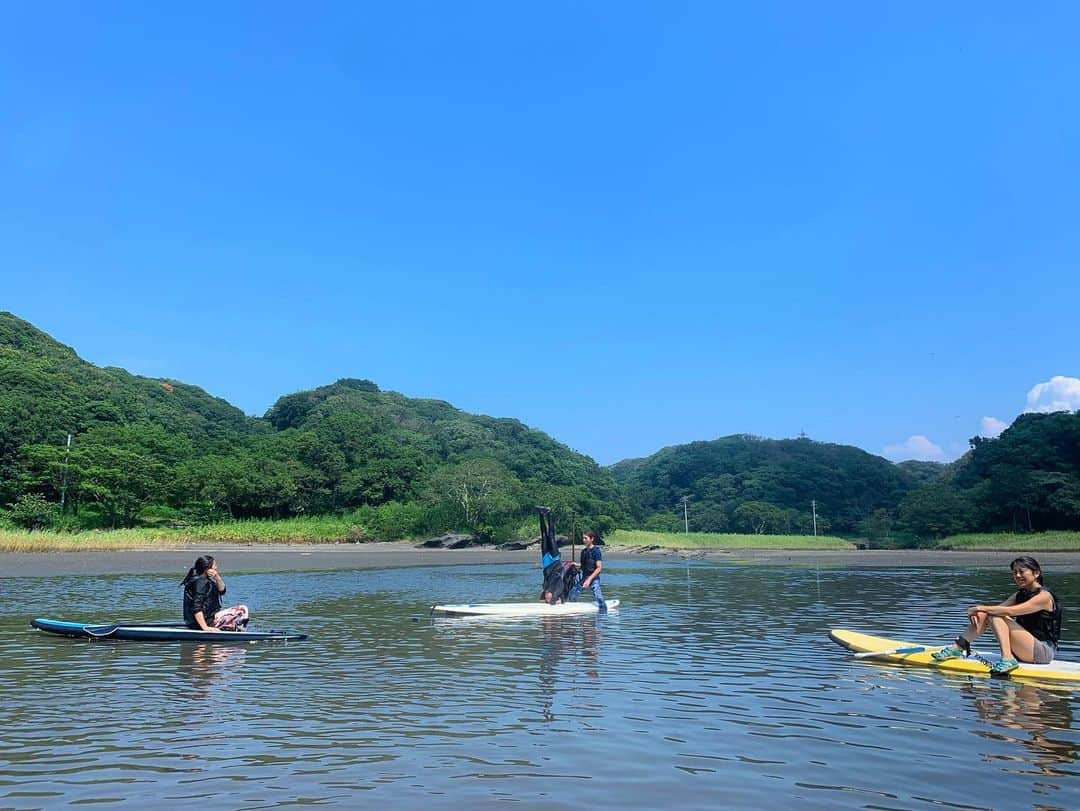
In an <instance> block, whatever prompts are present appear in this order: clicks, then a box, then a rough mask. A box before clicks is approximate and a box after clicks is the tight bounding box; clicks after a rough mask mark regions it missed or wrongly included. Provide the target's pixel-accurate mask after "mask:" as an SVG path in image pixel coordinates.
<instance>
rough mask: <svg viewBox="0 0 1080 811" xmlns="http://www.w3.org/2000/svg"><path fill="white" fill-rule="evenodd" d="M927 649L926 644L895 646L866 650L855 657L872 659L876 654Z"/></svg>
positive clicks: (887, 654)
mask: <svg viewBox="0 0 1080 811" xmlns="http://www.w3.org/2000/svg"><path fill="white" fill-rule="evenodd" d="M924 650H926V646H925V645H906V646H904V647H902V648H893V649H892V650H871V651H864V652H862V653H856V654H855V656H854V657H853V658H855V659H872V658H874V657H875V656H892V655H894V654H900V653H922V652H923V651H924Z"/></svg>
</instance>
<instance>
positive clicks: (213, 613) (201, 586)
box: [180, 555, 249, 631]
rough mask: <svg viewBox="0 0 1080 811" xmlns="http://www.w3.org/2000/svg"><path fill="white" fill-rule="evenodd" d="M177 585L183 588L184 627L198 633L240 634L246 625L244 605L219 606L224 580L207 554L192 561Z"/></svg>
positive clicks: (215, 562)
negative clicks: (222, 632) (191, 564)
mask: <svg viewBox="0 0 1080 811" xmlns="http://www.w3.org/2000/svg"><path fill="white" fill-rule="evenodd" d="M180 585H181V586H182V587H183V589H184V624H185V625H187V627H188V628H192V629H195V630H199V631H242V630H243V629H244V628H245V627H246V626H247V624H248V619H249V616H248V608H247V606H246V605H234V606H232V607H230V608H224V609H223V608H222V607H221V595H222V594H224V593H225V590H226V589H225V581H224V580H222V579H221V575H220V574H219V573H218V569H217V561H215V560H214V558H213V557H211V556H210V555H203V556H202V557H199V558H196V560H195V565H194V566H192V567H191V568H190V569H188V573H187V577H185V578H184V579H183V580H182V581H181V583H180Z"/></svg>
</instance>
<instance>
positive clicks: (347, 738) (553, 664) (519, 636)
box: [0, 561, 1080, 809]
mask: <svg viewBox="0 0 1080 811" xmlns="http://www.w3.org/2000/svg"><path fill="white" fill-rule="evenodd" d="M536 576H537V573H536V572H535V571H526V572H522V571H520V570H519V569H517V568H515V567H509V566H507V567H503V566H499V567H471V566H464V567H453V568H452V569H446V568H433V569H409V570H394V571H388V572H373V571H355V572H325V573H307V574H289V575H245V576H236V577H232V578H230V580H229V587H230V594H235V595H237V598H238V599H243V601H244V602H247V603H248V604H249V605H251V606H252V609H253V612H254V614H255V617H256V623H258V622H260V621H262V620H263V618H264V617H272V625H274V626H276V627H296V628H302V629H304V630H307V631H308V632H310V633H311V635H312V638H311V640H310V641H309V642H306V643H301V644H296V645H252V646H250V647H246V648H226V647H222V648H217V647H214V646H212V645H173V644H164V643H162V644H138V643H116V642H96V643H88V642H85V641H81V640H66V639H59V638H52V637H48V636H46V635H43V634H40V633H37V632H31V631H29V630H27V628H26V621H27V620H28V619H29V618H30V616H43V615H55V616H62V617H66V618H82V617H86V618H88V619H94V620H104V619H106V618H111V617H114V616H116V614H117V613H120V614H123V615H124V616H125V617H128V618H131V619H136V620H161V619H167V618H170V615H171V613H172V611H173V610H175V605H174V604H175V603H176V601H177V597H178V590H177V588H176V580H177V578H162V577H122V578H79V577H74V578H72V577H65V578H40V579H36V580H29V581H25V582H24V585H25V584H28V585H26V588H25V589H23V590H22V591H21V592H20V594H19V595H18V599H16V598H15V597H14V596H13V595H12V593H11V592H10V591H8V590H4V591H0V661H3V666H4V676H5V678H4V680H3V682H2V683H0V721H2V722H3V728H4V735H3V736H2V737H0V763H2V769H0V806H2V807H12V808H19V809H22V808H36V807H50V806H55V805H58V804H77V803H78V804H81V803H95V804H97V803H109V804H115V805H146V804H149V803H162V802H164V803H166V804H180V803H188V802H192V803H193V802H198V801H199V800H203V799H205V800H208V801H210V800H212V799H213V798H218V799H220V798H221V797H222V796H227V797H228V798H229V804H230V805H231V806H235V807H245V808H246V807H251V808H260V807H275V806H282V805H295V804H300V803H305V804H306V803H313V804H314V803H326V804H340V805H355V804H358V803H362V802H364V801H365V800H371V801H373V802H383V803H391V804H392V806H393V807H395V808H409V807H417V808H420V807H423V808H430V807H451V806H454V807H458V806H460V805H462V804H463V803H468V804H469V805H471V806H479V807H489V806H495V805H497V804H502V803H503V802H507V801H517V802H520V803H522V804H525V805H528V806H530V807H531V806H533V805H538V804H540V803H545V804H554V805H556V806H560V807H568V806H570V805H578V804H585V805H588V804H593V805H599V806H602V807H611V806H613V805H620V806H626V807H639V808H640V807H667V808H672V807H675V808H679V807H681V808H701V807H707V806H708V807H712V806H722V807H728V808H739V807H741V808H760V807H784V806H793V805H797V806H798V807H800V808H917V807H924V806H928V805H931V806H934V805H936V806H947V807H957V808H995V807H1002V798H1003V797H1008V798H1010V803H1009V804H1010V805H1014V806H1015V807H1040V808H1076V807H1080V795H1078V793H1077V792H1078V788H1077V787H1078V785H1080V782H1078V775H1077V767H1076V760H1077V752H1078V751H1080V740H1078V735H1077V731H1076V725H1075V722H1074V720H1073V718H1074V710H1075V705H1076V699H1075V698H1074V696H1073V694H1072V693H1071V692H1067V691H1066V692H1062V691H1054V690H1048V689H1044V688H1041V687H1037V686H1033V685H1020V684H1013V683H1010V682H991V681H989V680H985V679H982V680H980V679H970V678H955V677H948V676H944V675H942V674H940V673H934V672H930V671H925V670H918V669H908V668H902V667H896V666H890V665H887V664H882V663H874V662H854V661H852V660H851V659H850V658H848V657H847V656H846V655H845V654H844V652H843V651H841V650H840V648H838V647H836V646H834V645H832V644H831V643H829V642H828V640H827V631H828V629H829V628H830V627H836V626H848V627H856V628H865V629H867V630H870V631H878V632H882V633H885V634H888V635H890V636H895V637H905V636H906V637H910V638H915V639H926V640H928V641H930V640H934V639H944V638H948V636H949V635H951V634H952V633H954V632H955V630H956V628H955V622H957V621H958V619H959V614H960V609H961V608H962V605H964V604H966V602H965V601H967V602H970V600H971V599H973V598H976V597H977V596H979V595H995V594H997V593H1001V592H1003V591H1004V590H1005V589H1007V588H1008V585H1009V584H1008V583H1007V581H1006V580H1005V578H1002V577H999V576H996V575H995V574H990V573H985V572H976V571H970V572H969V571H965V570H956V571H948V572H933V571H925V570H889V571H887V572H886V571H882V572H866V571H860V572H851V571H813V570H805V569H788V568H782V567H775V568H766V567H762V568H752V569H750V568H745V567H723V566H715V565H711V564H700V563H695V564H692V565H689V566H686V565H683V564H681V563H650V562H634V561H631V562H622V561H620V562H618V563H617V564H613V565H612V566H611V575H610V576H609V577H608V576H607V575H606V577H607V584H606V586H605V591H606V592H607V593H609V594H610V595H611V596H618V597H619V598H620V599H622V600H623V601H624V602H623V610H621V611H619V612H617V613H615V612H613V613H612V614H610V615H608V616H602V617H564V618H558V619H551V618H546V619H527V620H515V621H509V622H507V621H496V622H492V621H473V620H432V619H431V618H429V617H428V616H427V612H426V609H427V606H428V605H430V603H431V602H432V601H433V600H435V599H441V598H443V597H444V596H445V597H446V598H450V597H451V596H453V597H454V598H455V599H456V598H457V596H460V595H462V594H467V595H469V599H473V600H476V601H494V600H523V599H532V597H534V596H535V582H534V580H535V578H536ZM0 582H3V581H0ZM1054 586H1055V588H1056V590H1057V591H1058V592H1059V594H1060V595H1061V596H1062V598H1063V600H1064V601H1065V602H1066V603H1067V604H1070V603H1071V604H1076V602H1077V600H1076V599H1075V597H1077V596H1080V578H1077V577H1075V576H1065V577H1062V578H1056V579H1055V581H1054ZM958 595H959V596H958ZM154 606H163V608H162V609H161V610H155V609H154ZM16 612H18V613H16ZM28 614H29V616H28ZM1067 633H1068V629H1067ZM1062 656H1063V657H1065V658H1073V659H1080V648H1078V647H1077V646H1076V645H1075V644H1070V645H1068V646H1066V647H1065V648H1063V653H1062Z"/></svg>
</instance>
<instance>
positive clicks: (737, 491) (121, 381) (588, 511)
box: [0, 313, 1080, 544]
mask: <svg viewBox="0 0 1080 811" xmlns="http://www.w3.org/2000/svg"><path fill="white" fill-rule="evenodd" d="M69 435H70V436H71V437H72V440H71V443H70V445H69V444H68V441H67V438H68V436H69ZM970 445H971V448H970V450H969V452H968V453H967V454H966V455H965V456H964V457H963V458H961V459H960V460H958V461H957V462H954V463H952V464H950V465H941V464H934V463H918V462H908V463H902V464H899V465H895V464H892V463H890V462H888V461H887V460H885V459H882V458H880V457H877V456H874V455H872V454H869V453H866V452H865V451H862V450H859V449H858V448H853V447H850V446H844V445H836V444H831V443H821V442H815V441H812V440H810V439H807V438H800V439H788V440H769V439H761V438H758V437H753V436H747V435H736V436H730V437H723V438H721V439H716V440H711V441H707V442H693V443H689V444H687V445H681V446H677V447H672V448H664V449H663V450H661V451H658V452H657V453H655V454H653V455H652V456H650V457H648V458H646V459H632V460H626V461H623V462H620V463H618V464H616V465H614V466H612V467H611V468H602V467H600V466H599V465H597V464H596V463H595V462H594V461H593V460H591V459H589V458H588V457H586V456H584V455H582V454H579V453H576V452H574V451H572V450H571V449H569V448H567V447H566V446H565V445H562V444H560V443H559V442H557V441H556V440H554V439H552V438H551V437H549V436H547V435H546V434H544V433H542V432H540V431H536V430H533V429H530V428H529V427H528V426H526V425H523V424H522V423H520V422H518V421H517V420H511V419H499V418H493V417H486V416H478V415H472V414H466V413H464V412H462V411H460V410H458V409H456V408H454V407H453V406H452V405H450V404H449V403H446V402H442V401H438V400H425V399H411V398H407V397H404V396H402V395H400V394H397V393H394V392H384V391H381V390H380V389H379V387H378V386H377V385H376V384H375V383H373V382H371V381H368V380H357V379H343V380H339V381H337V382H336V383H334V384H332V385H329V386H323V387H319V388H316V389H312V390H310V391H303V392H297V393H294V394H289V395H286V396H283V397H281V398H279V399H278V400H277V402H276V403H274V405H273V406H272V407H271V408H270V409H269V410H268V411H267V413H266V414H265V415H264V416H263V417H259V418H256V417H250V416H247V415H245V414H243V413H242V412H241V411H240V410H239V409H236V408H235V407H233V406H232V405H230V404H229V403H227V402H225V401H224V400H221V399H219V398H215V397H212V396H211V395H209V394H207V393H206V392H205V391H203V390H201V389H199V388H198V387H196V386H190V385H187V384H184V383H182V382H180V381H176V380H160V379H152V378H145V377H140V376H137V375H132V374H129V373H128V372H126V371H124V370H122V369H115V368H99V367H96V366H94V365H92V364H89V363H87V362H86V361H84V360H82V359H81V358H79V357H78V355H77V354H76V353H75V352H74V350H72V349H71V348H69V347H66V346H63V345H61V344H59V343H57V342H56V341H55V340H53V339H52V338H51V337H49V336H48V335H46V334H45V333H43V332H41V331H40V330H37V329H36V328H35V327H33V325H31V324H29V323H27V322H25V321H22V320H20V319H18V318H16V317H15V316H13V315H11V314H9V313H0V520H7V521H9V522H12V523H15V524H17V525H19V526H24V527H31V528H46V527H47V528H58V529H71V530H77V529H86V528H97V527H124V526H136V525H140V524H146V523H161V522H166V523H177V524H183V523H189V524H193V523H208V522H213V521H220V520H229V519H245V518H275V517H278V518H286V517H293V516H303V515H311V516H316V515H326V514H343V513H351V514H355V515H356V519H357V523H359V524H361V525H362V526H364V527H365V528H366V529H367V531H369V532H370V533H371V534H372V536H373V537H379V538H387V539H392V538H403V537H414V536H417V535H421V534H424V533H437V532H443V531H447V530H465V531H468V532H471V533H474V534H476V535H479V536H481V537H488V538H495V537H512V536H516V535H521V534H525V533H531V532H532V525H533V518H532V515H533V513H532V508H533V506H534V505H536V504H546V505H548V506H551V507H553V508H554V509H555V511H556V516H557V517H558V519H559V521H560V525H562V526H565V525H566V524H565V523H564V522H566V521H568V520H569V519H571V518H576V519H577V520H578V522H579V524H580V525H584V524H591V525H594V526H596V527H597V528H598V529H600V530H601V531H606V530H610V529H611V528H613V527H615V526H624V527H631V526H634V527H640V528H644V529H654V530H663V531H682V530H683V529H684V528H685V527H687V526H689V528H690V529H691V530H692V531H701V532H741V533H758V534H810V533H811V532H814V531H815V530H816V531H817V533H818V534H826V533H831V534H839V535H843V536H848V537H863V538H867V539H869V540H870V541H871V542H872V543H877V544H880V543H889V544H914V543H929V542H932V541H934V540H936V539H938V538H940V537H943V536H945V535H950V534H955V533H958V532H964V531H997V530H1010V531H1039V530H1044V529H1080V414H1077V413H1067V412H1060V413H1056V414H1025V415H1022V416H1021V417H1019V418H1018V419H1017V420H1016V421H1015V422H1014V423H1013V425H1012V426H1010V427H1009V428H1008V429H1007V430H1006V431H1005V432H1004V433H1002V435H1001V436H1000V437H998V438H996V439H984V438H979V437H976V438H973V439H972V440H971V442H970ZM5 516H6V518H5Z"/></svg>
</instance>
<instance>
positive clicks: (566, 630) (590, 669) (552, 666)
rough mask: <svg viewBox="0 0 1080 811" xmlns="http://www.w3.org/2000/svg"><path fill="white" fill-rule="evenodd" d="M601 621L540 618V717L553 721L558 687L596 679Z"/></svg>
mask: <svg viewBox="0 0 1080 811" xmlns="http://www.w3.org/2000/svg"><path fill="white" fill-rule="evenodd" d="M605 619H606V618H605V617H602V616H598V617H588V618H580V617H542V618H541V620H540V622H541V631H542V635H543V636H542V639H543V641H542V644H541V646H540V695H541V697H542V704H541V710H540V711H541V714H542V715H543V716H544V720H545V721H554V720H556V716H555V712H554V706H555V694H556V691H557V689H558V686H559V685H560V684H561V685H563V686H571V687H573V686H576V685H577V684H578V680H579V677H580V676H582V675H584V677H585V678H586V679H588V680H590V681H596V680H598V679H599V677H600V671H599V664H598V662H599V659H600V639H601V637H602V631H601V624H602V623H603V622H604V621H605Z"/></svg>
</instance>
